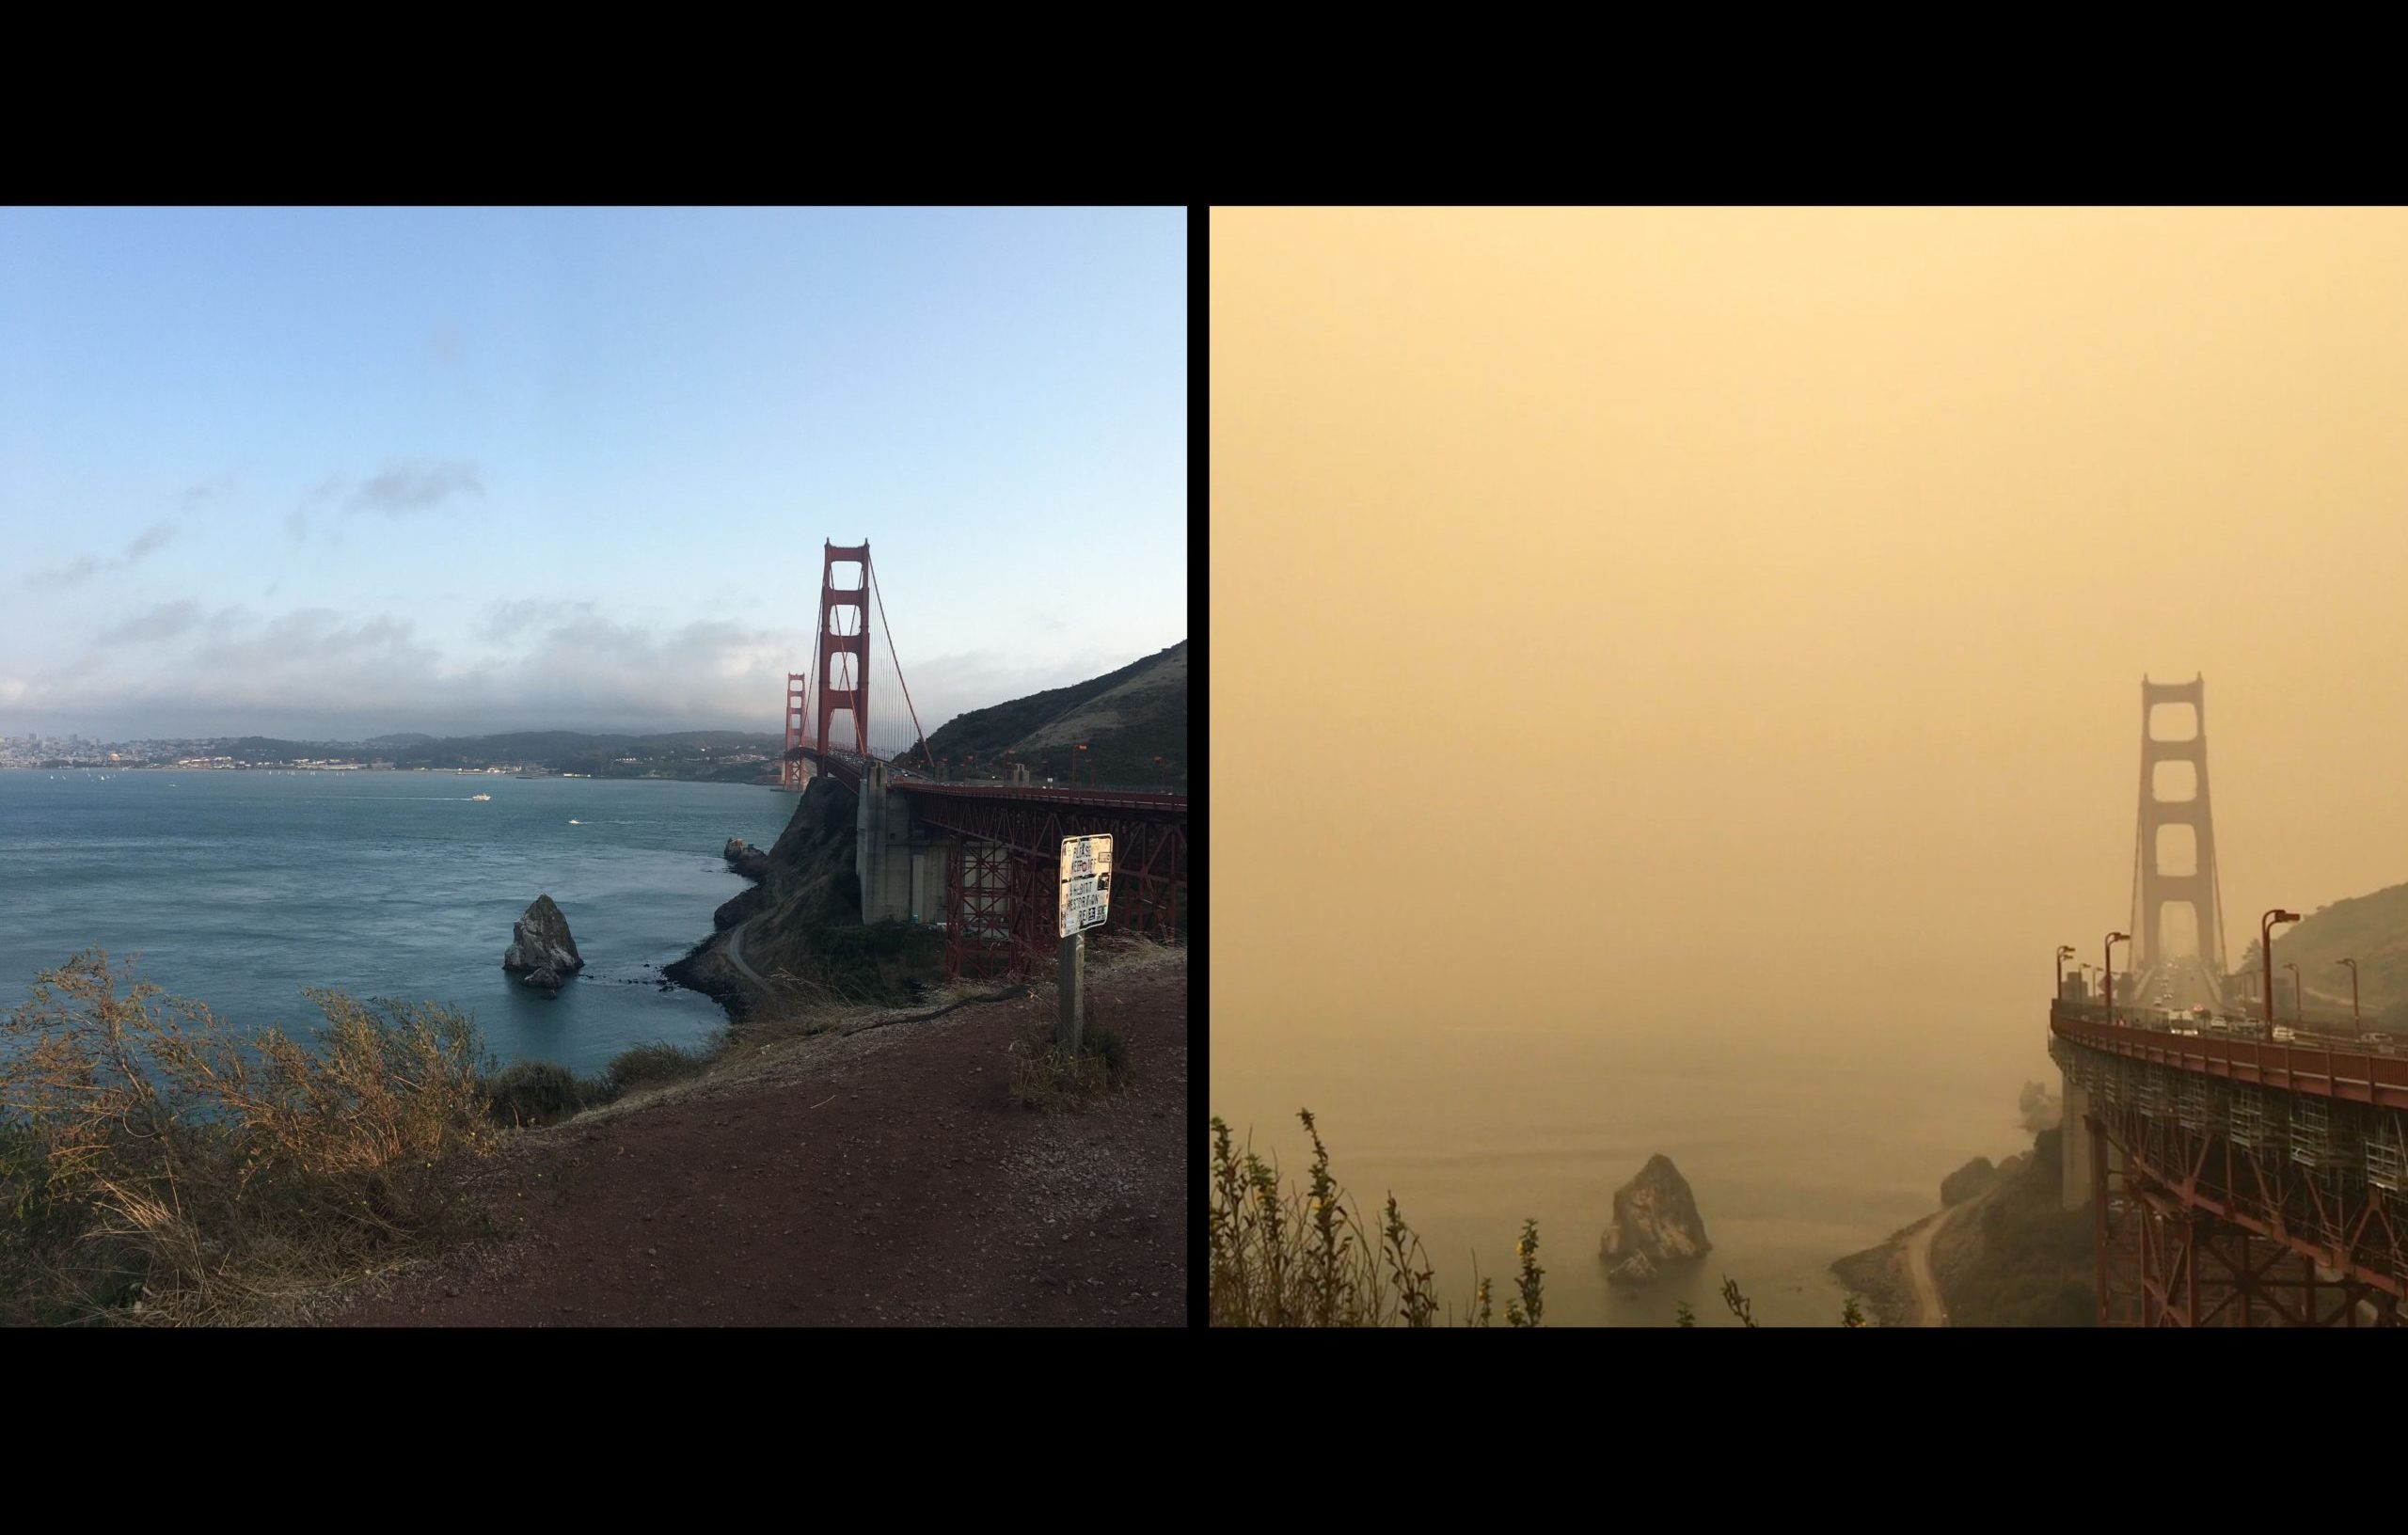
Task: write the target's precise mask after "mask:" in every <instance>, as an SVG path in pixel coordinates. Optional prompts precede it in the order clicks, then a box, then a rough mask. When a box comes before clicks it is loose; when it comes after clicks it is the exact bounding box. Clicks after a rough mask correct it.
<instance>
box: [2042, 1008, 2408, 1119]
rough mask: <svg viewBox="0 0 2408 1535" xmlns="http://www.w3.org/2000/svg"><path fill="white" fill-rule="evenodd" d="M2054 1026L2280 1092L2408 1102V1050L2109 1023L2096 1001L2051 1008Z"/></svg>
mask: <svg viewBox="0 0 2408 1535" xmlns="http://www.w3.org/2000/svg"><path fill="white" fill-rule="evenodd" d="M2049 1030H2050V1032H2051V1033H2052V1034H2055V1035H2056V1036H2058V1037H2060V1038H2063V1039H2067V1040H2069V1041H2071V1042H2072V1043H2074V1044H2077V1045H2084V1046H2087V1047H2089V1048H2090V1049H2092V1050H2101V1051H2105V1052H2109V1053H2110V1054H2115V1055H2121V1056H2124V1057H2126V1058H2127V1059H2130V1060H2135V1061H2148V1062H2151V1063H2153V1064H2156V1065H2159V1066H2168V1067H2172V1068H2175V1069H2177V1070H2181V1071H2192V1072H2197V1073H2200V1074H2202V1075H2205V1076H2210V1077H2217V1078H2223V1079H2226V1080H2228V1081H2232V1082H2242V1083H2250V1084H2256V1085H2257V1086H2260V1087H2267V1088H2272V1089H2273V1090H2275V1091H2278V1092H2287V1093H2312V1094H2315V1095H2318V1096H2320V1097H2323V1098H2333V1099H2341V1100H2347V1101H2349V1102H2353V1103H2370V1104H2373V1105H2374V1106H2376V1107H2377V1108H2386V1109H2408V1057H2402V1056H2398V1055H2384V1054H2379V1053H2376V1052H2372V1051H2369V1050H2367V1049H2365V1048H2364V1047H2363V1046H2361V1047H2358V1048H2356V1049H2352V1048H2350V1047H2348V1046H2342V1045H2336V1044H2331V1043H2324V1042H2318V1041H2295V1042H2293V1043H2289V1044H2274V1043H2273V1042H2271V1041H2269V1042H2260V1041H2257V1040H2254V1039H2234V1038H2229V1037H2223V1036H2219V1035H2211V1034H2201V1035H2196V1036H2194V1035H2187V1034H2170V1033H2165V1032H2162V1031H2160V1030H2157V1029H2148V1028H2141V1027H2137V1026H2135V1025H2132V1024H2130V1023H2124V1022H2116V1023H2110V1022H2107V1021H2105V1020H2104V1019H2102V1018H2101V1017H2100V1016H2099V1009H2098V1008H2096V1007H2075V1006H2072V1005H2067V1004H2064V1003H2059V1004H2056V1005H2052V1007H2051V1008H2050V1009H2049Z"/></svg>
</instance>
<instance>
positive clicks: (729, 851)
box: [721, 837, 769, 884]
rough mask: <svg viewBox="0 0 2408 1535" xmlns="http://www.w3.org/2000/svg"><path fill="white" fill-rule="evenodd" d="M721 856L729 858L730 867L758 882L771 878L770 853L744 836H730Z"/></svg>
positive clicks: (728, 864)
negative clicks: (749, 841)
mask: <svg viewBox="0 0 2408 1535" xmlns="http://www.w3.org/2000/svg"><path fill="white" fill-rule="evenodd" d="M721 857H723V858H725V859H726V860H727V866H728V867H729V868H731V869H734V870H735V871H736V872H737V873H738V874H740V875H742V876H743V877H744V878H747V879H750V880H753V882H754V883H756V884H757V883H759V882H760V881H761V880H764V879H767V878H769V855H768V853H767V852H764V851H763V850H762V849H760V848H758V847H753V845H752V844H750V843H748V842H746V841H745V840H744V839H743V838H742V837H730V838H728V839H727V847H726V849H725V850H724V851H723V852H722V853H721Z"/></svg>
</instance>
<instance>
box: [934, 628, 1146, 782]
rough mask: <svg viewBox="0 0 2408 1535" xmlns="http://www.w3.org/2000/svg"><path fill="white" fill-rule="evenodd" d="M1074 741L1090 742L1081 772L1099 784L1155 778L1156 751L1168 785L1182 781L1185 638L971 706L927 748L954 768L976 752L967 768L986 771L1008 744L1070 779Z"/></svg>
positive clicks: (1023, 757) (1039, 770)
mask: <svg viewBox="0 0 2408 1535" xmlns="http://www.w3.org/2000/svg"><path fill="white" fill-rule="evenodd" d="M1079 742H1085V743H1086V747H1087V751H1086V752H1085V758H1086V760H1085V762H1083V763H1082V764H1081V766H1080V772H1081V774H1082V776H1084V775H1085V772H1086V771H1087V769H1088V768H1093V769H1094V771H1095V776H1096V780H1097V782H1099V783H1105V784H1116V783H1117V784H1121V785H1125V786H1132V787H1136V786H1144V785H1149V784H1152V783H1156V782H1157V781H1158V772H1159V770H1158V769H1157V768H1155V766H1154V758H1155V757H1157V756H1160V757H1164V758H1167V759H1168V761H1169V766H1170V785H1171V787H1172V788H1174V789H1184V788H1186V786H1187V641H1184V640H1182V641H1180V642H1179V643H1177V644H1175V645H1172V646H1170V647H1169V648H1167V649H1165V650H1160V651H1157V652H1155V653H1154V654H1153V655H1151V656H1149V657H1145V658H1144V659H1142V660H1136V661H1132V662H1130V663H1129V664H1128V665H1127V666H1124V667H1122V668H1120V669H1119V670H1118V671H1117V672H1107V673H1104V674H1103V675H1102V676H1100V677H1090V678H1089V679H1088V680H1086V681H1085V682H1080V683H1073V684H1071V685H1070V686H1069V687H1068V688H1048V689H1046V690H1045V691H1044V692H1041V693H1031V694H1029V695H1028V696H1027V697H1026V698H1016V699H1013V700H1012V701H1011V702H1009V703H1007V704H993V705H991V706H990V707H988V708H983V709H973V710H971V711H970V712H969V713H968V714H964V715H960V716H958V717H956V718H955V719H953V720H948V721H946V722H945V724H944V725H943V726H942V727H941V728H939V729H938V730H936V731H935V732H933V733H932V734H931V735H930V736H928V751H929V752H930V753H931V754H933V755H935V756H937V757H941V758H949V759H951V761H952V763H953V768H954V771H955V772H956V773H957V774H958V773H961V772H963V771H964V764H965V763H967V762H968V759H970V758H971V757H972V756H973V755H974V756H975V757H976V759H977V760H976V761H975V762H974V763H969V766H968V768H967V771H968V772H969V773H970V774H971V775H973V776H979V777H984V776H987V775H988V773H989V770H990V768H993V767H994V766H995V765H998V764H1000V763H1001V762H1002V761H1003V759H1004V753H1005V752H1006V751H1009V752H1012V753H1013V754H1014V758H1015V760H1018V761H1021V762H1025V763H1027V764H1028V765H1029V768H1030V770H1031V771H1032V772H1034V773H1036V774H1037V775H1038V777H1040V778H1041V777H1044V776H1046V775H1047V774H1049V773H1050V774H1052V775H1053V776H1054V777H1056V778H1067V777H1068V776H1069V770H1070V768H1069V765H1070V759H1071V757H1072V756H1073V755H1074V754H1075V753H1074V752H1072V750H1071V748H1072V747H1073V746H1074V745H1076V744H1077V743H1079Z"/></svg>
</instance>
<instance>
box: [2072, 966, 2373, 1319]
mask: <svg viewBox="0 0 2408 1535" xmlns="http://www.w3.org/2000/svg"><path fill="white" fill-rule="evenodd" d="M2150 1024H2151V1021H2149V1020H2147V1019H2145V1018H2142V1017H2136V1016H2134V1015H2129V1014H2126V1013H2125V1011H2124V1009H2123V1008H2121V1007H2118V1008H2117V1009H2116V1016H2115V1018H2114V1019H2112V1020H2111V1019H2109V1018H2108V1017H2107V1016H2106V1014H2105V1012H2104V1011H2103V1009H2101V1008H2099V1007H2095V1006H2083V1005H2074V1004H2069V1003H2064V1002H2060V1003H2057V1004H2055V1005H2052V1007H2051V1009H2050V1013H2049V1029H2050V1034H2051V1036H2052V1048H2051V1053H2052V1055H2054V1056H2056V1057H2057V1059H2058V1061H2059V1063H2060V1064H2061V1065H2062V1066H2064V1067H2065V1068H2066V1072H2067V1087H2068V1092H2067V1114H2068V1118H2067V1129H2068V1131H2073V1130H2074V1127H2075V1125H2076V1124H2077V1123H2079V1124H2080V1125H2081V1126H2082V1127H2083V1129H2086V1130H2087V1131H2088V1132H2089V1138H2088V1147H2087V1155H2086V1156H2083V1157H2081V1158H2080V1161H2081V1162H2082V1163H2084V1171H2085V1172H2086V1173H2087V1174H2088V1177H2089V1179H2090V1180H2091V1185H2092V1195H2091V1197H2092V1202H2093V1204H2094V1208H2095V1209H2096V1210H2097V1211H2098V1219H2099V1225H2100V1233H2099V1235H2100V1245H2101V1258H2100V1264H2101V1271H2100V1291H2101V1300H2100V1306H2101V1311H2102V1320H2103V1317H2104V1313H2105V1311H2106V1310H2107V1306H2108V1297H2107V1293H2106V1292H2107V1290H2108V1289H2109V1285H2108V1280H2107V1273H2106V1266H2107V1262H2108V1258H2107V1253H2106V1249H2107V1247H2108V1245H2109V1244H2110V1241H2111V1237H2110V1232H2109V1226H2110V1225H2111V1224H2112V1223H2111V1220H2110V1211H2111V1208H2112V1209H2113V1210H2114V1211H2117V1212H2121V1211H2125V1210H2127V1209H2130V1210H2131V1212H2132V1213H2131V1215H2129V1216H2126V1217H2124V1218H2125V1219H2127V1220H2138V1221H2139V1223H2140V1224H2139V1226H2138V1227H2137V1229H2136V1230H2135V1231H2133V1232H2132V1233H2131V1234H2130V1236H2129V1237H2127V1236H2126V1235H2124V1234H2121V1233H2119V1234H2117V1235H2116V1236H2115V1238H2114V1239H2113V1240H2114V1241H2115V1242H2119V1243H2122V1242H2137V1243H2138V1244H2139V1245H2140V1247H2141V1250H2142V1254H2143V1260H2142V1280H2141V1282H2142V1286H2143V1289H2144V1290H2147V1297H2146V1298H2145V1299H2144V1301H2143V1304H2142V1311H2141V1316H2142V1320H2144V1321H2148V1320H2176V1321H2206V1320H2209V1319H2210V1318H2211V1317H2214V1316H2216V1315H2219V1314H2221V1313H2223V1312H2224V1311H2226V1310H2234V1311H2237V1312H2238V1314H2240V1315H2241V1316H2242V1318H2243V1319H2244V1320H2245V1319H2246V1318H2247V1317H2248V1316H2249V1315H2250V1313H2251V1310H2252V1308H2253V1307H2255V1308H2257V1310H2259V1311H2260V1312H2267V1313H2271V1314H2273V1315H2275V1316H2276V1317H2277V1318H2279V1319H2281V1320H2287V1321H2306V1322H2329V1321H2335V1320H2336V1319H2346V1322H2347V1324H2348V1325H2355V1324H2356V1318H2357V1316H2358V1315H2359V1307H2358V1304H2357V1303H2358V1301H2359V1300H2364V1299H2368V1298H2370V1297H2372V1296H2374V1295H2376V1294H2381V1295H2383V1296H2386V1297H2389V1298H2390V1299H2389V1300H2388V1301H2387V1302H2385V1303H2384V1304H2385V1305H2387V1306H2391V1307H2392V1308H2393V1309H2392V1310H2390V1311H2389V1312H2388V1313H2383V1312H2382V1308H2381V1307H2376V1308H2375V1309H2376V1311H2377V1312H2378V1314H2381V1315H2383V1317H2384V1320H2385V1321H2391V1320H2396V1319H2397V1318H2398V1317H2399V1316H2400V1310H2399V1308H2398V1306H2399V1302H2400V1298H2402V1297H2408V1132H2404V1127H2408V1056H2403V1055H2402V1054H2400V1052H2399V1051H2398V1049H2397V1048H2396V1047H2394V1046H2392V1045H2390V1044H2388V1043H2386V1044H2384V1045H2383V1046H2380V1047H2370V1046H2368V1045H2366V1044H2363V1043H2361V1042H2359V1041H2357V1040H2355V1039H2353V1038H2347V1037H2322V1036H2313V1035H2308V1034H2305V1033H2303V1034H2302V1035H2301V1036H2300V1037H2295V1038H2293V1039H2289V1040H2281V1041H2278V1040H2273V1039H2267V1038H2253V1037H2235V1036H2232V1035H2229V1034H2221V1035H2220V1034H2213V1033H2207V1032H2202V1033H2199V1034H2191V1033H2187V1032H2183V1033H2178V1032H2175V1031H2173V1030H2171V1029H2168V1028H2165V1027H2162V1026H2150ZM2068 1139H2069V1140H2070V1136H2069V1137H2068ZM2067 1158H2068V1163H2067V1172H2068V1177H2069V1179H2070V1178H2071V1177H2072V1176H2073V1170H2074V1162H2075V1160H2076V1158H2075V1147H2073V1146H2071V1145H2068V1146H2067ZM2111 1168H2112V1170H2113V1171H2114V1172H2115V1175H2116V1176H2117V1177H2118V1179H2120V1181H2121V1183H2122V1186H2123V1189H2124V1192H2125V1193H2127V1194H2130V1195H2133V1197H2132V1198H2131V1200H2129V1201H2127V1200H2125V1199H2122V1198H2117V1199H2114V1200H2110V1198H2109V1197H2108V1195H2107V1187H2108V1178H2109V1176H2110V1171H2111ZM2202 1216H2208V1217H2213V1221H2214V1223H2217V1224H2215V1225H2210V1226H2205V1227H2198V1226H2194V1224H2193V1223H2194V1222H2195V1220H2196V1218H2197V1217H2202ZM2219 1229H2221V1230H2222V1231H2224V1232H2225V1233H2226V1234H2227V1236H2226V1237H2219V1236H2218V1235H2217V1234H2216V1233H2217V1231H2218V1230H2219ZM2253 1238H2254V1239H2258V1240H2259V1241H2260V1242H2262V1243H2267V1244H2271V1247H2272V1250H2273V1251H2274V1252H2275V1253H2276V1254H2277V1255H2278V1256H2288V1257H2289V1258H2294V1259H2304V1260H2305V1263H2306V1264H2308V1265H2312V1266H2313V1270H2312V1272H2310V1271H2307V1270H2305V1269H2304V1270H2303V1271H2302V1273H2303V1276H2302V1277H2301V1278H2300V1279H2298V1280H2297V1281H2289V1280H2277V1279H2275V1278H2273V1276H2272V1275H2273V1269H2272V1268H2271V1266H2269V1267H2257V1266H2255V1265H2256V1264H2257V1259H2256V1258H2254V1257H2253V1256H2252V1253H2251V1248H2250V1245H2249V1243H2250V1240H2251V1239H2253ZM2218 1242H2224V1243H2225V1247H2224V1249H2223V1250H2218V1249H2217V1248H2216V1245H2215V1244H2216V1243H2218ZM2236 1247H2237V1249H2238V1251H2239V1254H2240V1257H2239V1258H2233V1257H2232V1256H2231V1250H2232V1249H2234V1248H2236ZM2203 1253H2208V1254H2210V1255H2211V1256H2212V1257H2213V1258H2214V1261H2216V1262H2217V1263H2221V1264H2222V1265H2224V1269H2225V1272H2226V1274H2231V1275H2238V1276H2239V1277H2237V1278H2234V1279H2233V1280H2232V1281H2231V1283H2230V1286H2229V1288H2228V1289H2224V1290H2221V1291H2220V1293H2221V1294H2222V1295H2223V1296H2225V1297H2226V1298H2224V1299H2218V1298H2217V1293H2218V1292H2219V1291H2218V1287H2221V1286H2224V1285H2225V1283H2226V1281H2225V1279H2224V1278H2223V1277H2221V1276H2218V1275H2213V1274H2210V1275H2209V1277H2208V1279H2207V1280H2206V1281H2205V1283H2206V1284H2207V1285H2208V1286H2209V1289H2210V1293H2209V1294H2208V1296H2207V1298H2206V1299H2205V1300H2203V1299H2202V1293H2203V1292H2202V1290H2201V1285H2202V1283H2203V1281H2202V1279H2201V1273H2202V1265H2201V1263H2200V1257H2201V1255H2202V1254H2203ZM2320 1283H2321V1285H2322V1288H2323V1289H2324V1290H2326V1291H2330V1290H2333V1289H2335V1288H2336V1287H2339V1289H2340V1290H2342V1291H2343V1292H2344V1293H2345V1295H2347V1296H2349V1297H2352V1299H2351V1300H2350V1302H2349V1304H2348V1305H2347V1306H2345V1308H2344V1310H2343V1311H2341V1312H2335V1313H2332V1314H2331V1315H2326V1314H2324V1313H2323V1312H2321V1310H2320V1309H2319V1306H2320V1303H2319V1300H2318V1290H2319V1285H2320ZM2186 1286H2187V1290H2185V1287H2186ZM2285 1286H2289V1287H2290V1288H2291V1289H2296V1290H2300V1291H2302V1292H2303V1293H2304V1295H2305V1300H2304V1301H2301V1300H2300V1299H2298V1298H2297V1297H2294V1296H2290V1295H2289V1293H2288V1292H2287V1290H2285V1289H2284V1287H2285ZM2236 1297H2237V1299H2235V1298H2236ZM2289 1307H2295V1309H2291V1308H2289Z"/></svg>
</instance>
